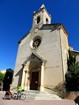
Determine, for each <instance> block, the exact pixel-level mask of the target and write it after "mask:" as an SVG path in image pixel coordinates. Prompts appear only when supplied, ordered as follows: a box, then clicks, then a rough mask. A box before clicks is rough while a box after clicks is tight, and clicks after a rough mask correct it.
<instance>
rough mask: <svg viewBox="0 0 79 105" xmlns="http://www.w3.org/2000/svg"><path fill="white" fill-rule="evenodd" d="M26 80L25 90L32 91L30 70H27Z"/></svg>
mask: <svg viewBox="0 0 79 105" xmlns="http://www.w3.org/2000/svg"><path fill="white" fill-rule="evenodd" d="M25 72H26V78H25V86H24V87H25V90H29V89H30V74H29V70H28V69H27V70H26V71H25Z"/></svg>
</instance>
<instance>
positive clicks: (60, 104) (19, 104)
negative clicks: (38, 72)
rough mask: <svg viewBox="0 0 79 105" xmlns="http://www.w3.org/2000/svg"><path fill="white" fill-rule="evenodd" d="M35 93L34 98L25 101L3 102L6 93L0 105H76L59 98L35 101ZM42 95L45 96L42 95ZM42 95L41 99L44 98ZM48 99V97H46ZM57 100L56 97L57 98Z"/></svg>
mask: <svg viewBox="0 0 79 105" xmlns="http://www.w3.org/2000/svg"><path fill="white" fill-rule="evenodd" d="M33 94H34V93H33V92H32V93H31V95H32V97H30V98H29V99H30V100H29V99H26V100H24V101H22V100H12V99H11V100H3V96H4V93H3V92H2V93H0V105H75V103H74V101H72V100H63V99H60V100H59V98H58V97H57V99H53V100H51V99H50V100H49V99H48V100H39V99H38V98H37V99H38V100H35V99H33V97H34V96H33ZM35 95H37V93H35ZM42 95H44V94H43V93H42ZM42 95H41V99H42V97H44V96H42ZM39 98H40V97H39ZM46 98H47V97H46ZM55 98H56V97H55Z"/></svg>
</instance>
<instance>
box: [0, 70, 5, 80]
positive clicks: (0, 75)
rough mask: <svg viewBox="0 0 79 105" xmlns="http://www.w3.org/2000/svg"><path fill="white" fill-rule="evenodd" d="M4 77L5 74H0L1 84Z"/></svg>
mask: <svg viewBox="0 0 79 105" xmlns="http://www.w3.org/2000/svg"><path fill="white" fill-rule="evenodd" d="M4 76H5V74H3V73H1V72H0V82H3V79H4Z"/></svg>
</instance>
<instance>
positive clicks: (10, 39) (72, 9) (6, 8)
mask: <svg viewBox="0 0 79 105" xmlns="http://www.w3.org/2000/svg"><path fill="white" fill-rule="evenodd" d="M42 3H44V4H45V7H46V8H47V10H48V12H49V13H50V14H51V16H52V23H62V24H63V25H64V26H65V28H66V30H67V32H68V34H69V37H68V40H69V43H70V45H71V46H72V47H73V48H74V50H79V0H0V70H1V69H7V68H12V69H14V65H15V62H16V56H17V50H18V41H19V40H20V39H21V38H22V37H23V36H24V35H25V34H26V33H27V32H28V31H29V30H30V29H31V26H32V14H33V12H34V11H37V10H38V9H39V8H40V6H41V5H42Z"/></svg>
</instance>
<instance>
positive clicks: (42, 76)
mask: <svg viewBox="0 0 79 105" xmlns="http://www.w3.org/2000/svg"><path fill="white" fill-rule="evenodd" d="M40 90H42V91H43V90H44V62H43V63H42V65H41V87H40Z"/></svg>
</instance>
